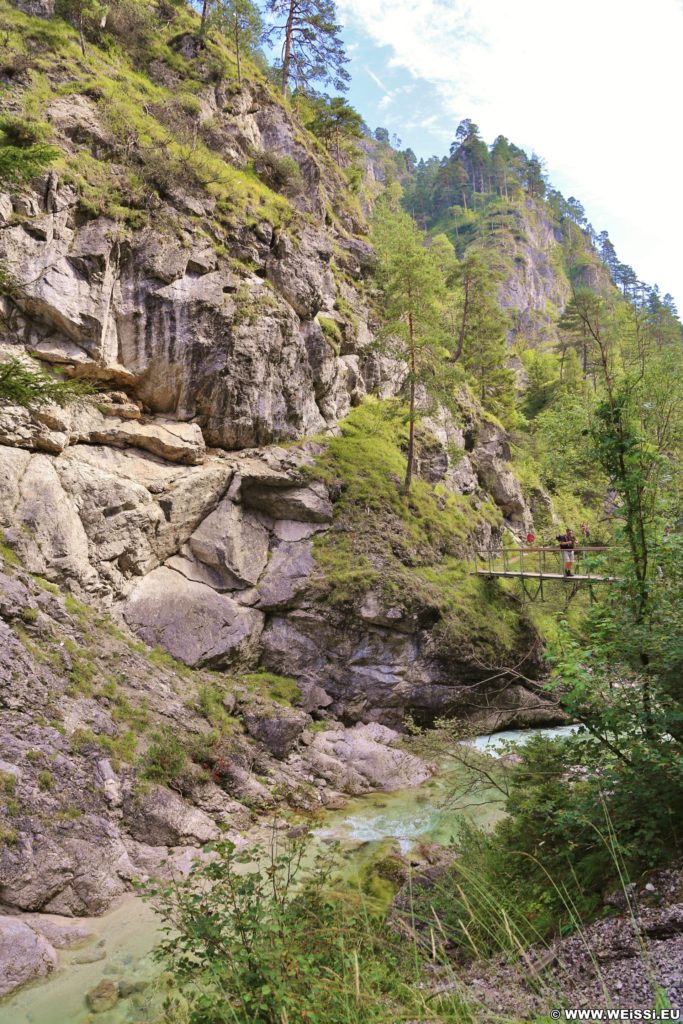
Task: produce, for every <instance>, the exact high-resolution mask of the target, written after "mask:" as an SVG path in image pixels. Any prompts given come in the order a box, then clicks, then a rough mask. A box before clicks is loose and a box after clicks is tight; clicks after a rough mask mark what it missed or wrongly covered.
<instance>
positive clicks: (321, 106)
mask: <svg viewBox="0 0 683 1024" xmlns="http://www.w3.org/2000/svg"><path fill="white" fill-rule="evenodd" d="M315 108H316V109H315V115H314V117H313V120H312V121H311V122H310V123H309V124H308V128H309V129H310V131H312V132H313V134H314V135H317V137H318V138H319V139H322V140H323V142H324V143H325V144H326V145H327V146H328V147H329V146H330V145H331V144H332V143H334V148H335V153H336V157H337V163H338V164H340V163H341V144H342V142H343V141H347V140H349V139H359V138H360V137H361V135H362V134H363V118H362V117H361V116H360V114H359V113H358V111H357V110H354V109H353V107H352V106H350V105H349V104H348V103H347V102H346V100H344V99H342V97H341V96H333V97H332V99H328V98H327V97H326V96H323V97H320V98H319V99H316V104H315Z"/></svg>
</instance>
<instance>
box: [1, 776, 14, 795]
mask: <svg viewBox="0 0 683 1024" xmlns="http://www.w3.org/2000/svg"><path fill="white" fill-rule="evenodd" d="M16 791H17V777H16V775H12V774H11V773H10V772H0V792H2V793H4V794H5V796H10V797H12V796H14V794H15V793H16Z"/></svg>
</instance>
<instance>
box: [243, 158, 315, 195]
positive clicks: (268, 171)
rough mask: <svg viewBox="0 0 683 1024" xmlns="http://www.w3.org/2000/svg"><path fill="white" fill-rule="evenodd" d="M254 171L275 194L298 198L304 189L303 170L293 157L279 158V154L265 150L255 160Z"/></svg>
mask: <svg viewBox="0 0 683 1024" xmlns="http://www.w3.org/2000/svg"><path fill="white" fill-rule="evenodd" d="M254 170H255V171H256V173H257V174H258V176H259V178H260V179H261V181H263V182H265V184H266V185H267V186H268V188H271V189H272V190H273V191H274V192H281V193H282V194H283V195H287V196H296V195H299V193H300V192H301V191H302V189H303V186H304V182H303V178H302V177H301V168H300V167H299V165H298V163H297V162H296V160H295V159H294V157H293V156H278V154H277V153H271V152H269V151H268V150H264V152H262V153H259V155H258V157H257V158H256V159H255V160H254Z"/></svg>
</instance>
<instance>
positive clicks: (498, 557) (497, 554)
mask: <svg viewBox="0 0 683 1024" xmlns="http://www.w3.org/2000/svg"><path fill="white" fill-rule="evenodd" d="M572 550H573V554H574V565H573V568H572V573H573V575H574V576H582V577H587V578H588V579H589V580H590V579H605V577H608V576H610V572H609V557H608V554H607V552H609V548H608V547H607V546H606V545H601V544H594V545H585V546H581V547H575V548H573V549H572ZM474 566H475V572H476V573H477V574H478V575H484V576H486V575H488V574H492V573H501V572H505V573H510V575H515V576H536V577H538V578H541V579H542V578H544V577H546V576H548V577H556V576H558V575H563V574H564V569H565V566H564V555H563V549H562V548H560V546H559V545H557V544H553V545H549V544H543V545H529V546H525V545H516V546H511V547H506V546H504V545H498V546H496V547H492V548H489V549H487V550H486V551H485V552H483V553H482V552H481V551H475V552H474Z"/></svg>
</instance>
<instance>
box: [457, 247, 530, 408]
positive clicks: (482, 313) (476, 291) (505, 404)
mask: <svg viewBox="0 0 683 1024" xmlns="http://www.w3.org/2000/svg"><path fill="white" fill-rule="evenodd" d="M455 296H456V323H457V335H456V338H455V339H454V349H453V356H452V358H453V359H454V360H457V359H460V358H462V362H463V364H464V366H465V368H466V370H467V371H468V373H469V374H470V375H471V376H472V377H473V378H474V381H475V384H476V391H477V396H478V398H479V400H480V402H481V403H482V405H483V406H484V407H485V408H487V409H490V411H491V412H493V413H495V414H496V415H497V416H500V417H501V418H502V419H507V418H509V416H510V415H511V414H512V411H513V409H514V400H515V392H514V375H513V373H512V371H511V370H509V369H508V365H507V364H508V359H509V353H508V347H507V327H508V321H507V317H506V316H505V314H504V313H503V312H502V311H501V309H500V307H499V306H498V303H497V301H496V291H495V281H494V278H493V275H492V274H491V271H490V270H489V268H488V267H487V265H486V262H485V260H484V258H483V256H482V255H481V254H480V253H479V252H477V250H476V249H474V250H470V251H469V252H468V253H467V254H466V256H465V258H464V259H463V261H462V263H461V264H460V266H459V268H458V274H457V287H456V291H455Z"/></svg>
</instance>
